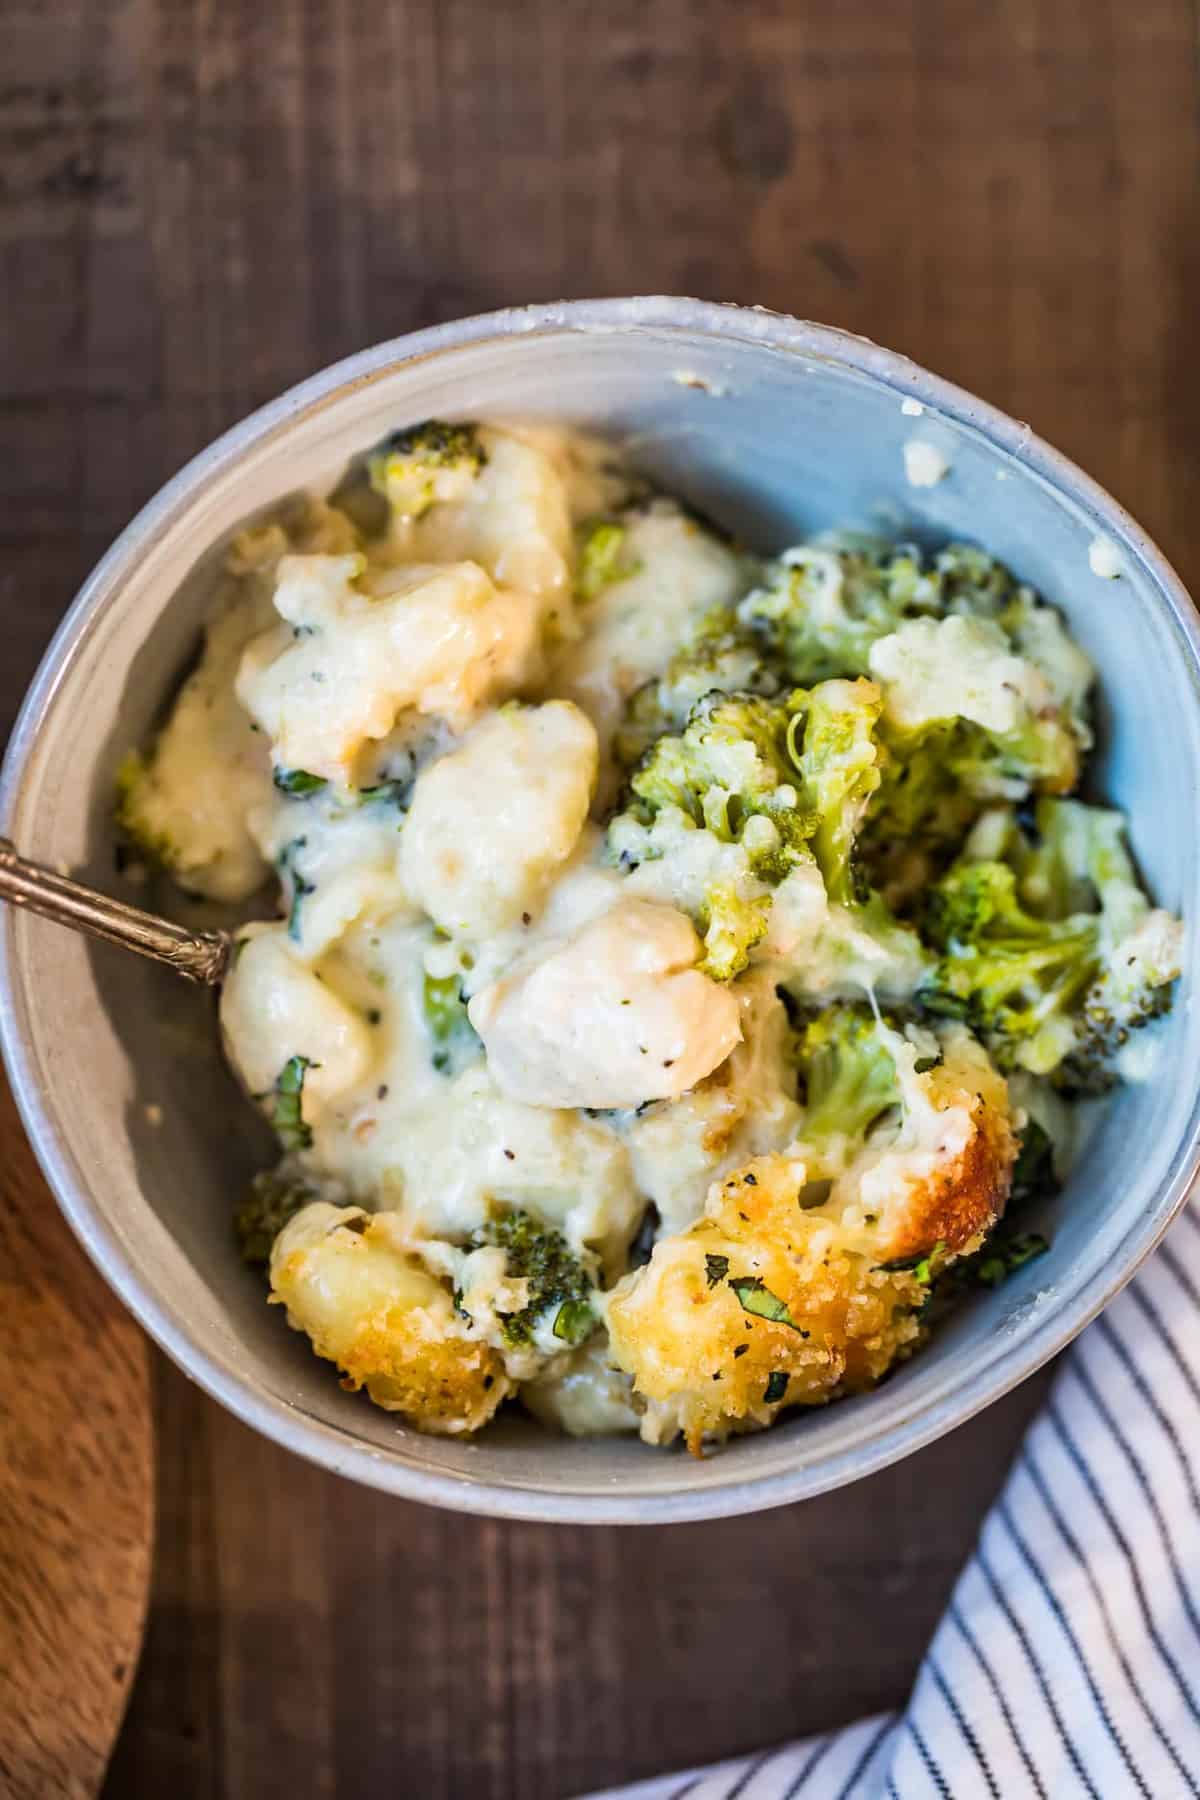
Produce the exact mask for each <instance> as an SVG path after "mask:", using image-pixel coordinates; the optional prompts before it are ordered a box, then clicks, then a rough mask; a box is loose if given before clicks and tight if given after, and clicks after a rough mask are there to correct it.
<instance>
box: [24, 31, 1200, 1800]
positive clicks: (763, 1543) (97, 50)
mask: <svg viewBox="0 0 1200 1800" xmlns="http://www.w3.org/2000/svg"><path fill="white" fill-rule="evenodd" d="M3 4H4V11H5V14H6V15H7V22H6V24H5V28H4V32H3V36H2V38H0V41H3V43H4V45H5V52H4V70H3V74H2V75H0V171H2V176H0V296H2V297H3V301H4V304H5V305H6V307H7V308H8V310H9V314H10V317H9V319H8V321H7V329H6V330H5V331H4V333H3V335H2V341H0V432H2V434H3V441H2V444H0V477H2V487H3V493H2V496H0V509H2V510H0V533H2V535H3V550H4V554H3V558H2V559H0V611H2V618H3V626H4V636H3V640H2V643H3V650H2V651H0V727H3V726H4V725H5V724H6V723H7V722H8V721H9V720H10V719H11V716H12V713H13V710H14V709H15V706H16V704H17V700H18V698H19V695H20V692H21V690H22V688H23V686H24V683H25V681H26V679H27V677H28V675H29V674H30V673H31V672H32V669H33V667H34V664H35V661H36V659H37V656H38V654H39V652H40V651H41V649H42V646H43V644H44V642H45V640H46V638H47V636H48V634H49V632H50V630H51V628H52V627H53V625H54V624H55V622H56V620H57V618H58V616H59V614H60V612H61V611H62V608H63V606H64V605H65V603H66V601H67V599H68V598H69V596H70V594H71V592H72V590H73V588H74V587H75V585H76V583H77V581H78V580H79V578H80V577H81V576H82V574H83V573H84V572H85V570H86V569H87V567H88V566H89V564H90V563H91V562H92V561H93V560H94V558H95V557H96V556H97V555H98V553H99V552H100V551H101V550H102V549H103V547H104V545H105V544H106V543H107V541H108V540H109V538H110V537H111V536H112V534H113V532H114V531H115V530H116V529H117V528H118V526H120V525H121V524H123V523H124V521H125V520H126V519H127V518H128V516H129V515H130V513H131V512H132V511H133V510H134V508H135V507H136V506H138V505H139V504H140V503H141V501H143V500H144V499H145V498H146V497H147V496H148V495H149V494H150V493H151V492H152V491H153V490H154V489H155V488H156V487H157V486H158V485H159V483H160V482H161V481H162V480H163V478H164V477H165V476H167V475H168V474H170V473H171V471H172V470H174V469H175V468H177V467H178V466H179V464H180V463H181V462H182V461H183V460H184V458H185V457H186V456H188V455H189V454H190V453H191V452H192V451H194V450H195V449H197V448H199V447H200V446H201V445H202V444H203V443H205V442H206V441H207V440H208V439H209V438H211V437H212V436H213V435H214V434H215V433H216V432H217V431H219V430H221V429H222V428H223V427H224V426H226V425H228V424H229V423H231V422H232V421H233V420H235V419H237V418H238V417H239V416H240V415H241V414H243V413H244V412H245V411H247V410H248V409H249V408H250V407H252V406H254V405H255V404H257V403H258V402H259V401H262V400H264V399H266V398H268V397H269V396H271V395H273V394H275V393H277V392H278V391H279V390H280V389H282V388H283V387H285V386H287V385H288V384H289V383H290V382H292V381H294V380H296V379H297V378H298V377H299V376H302V375H304V374H306V373H308V372H309V371H311V370H312V369H315V368H316V367H318V366H319V365H320V364H322V363H325V362H328V361H329V360H331V359H332V358H334V357H336V356H339V355H342V354H343V353H345V352H347V351H349V350H352V349H354V348H356V347H358V346H359V345H362V344H365V343H369V342H371V341H373V340H376V339H379V338H383V337H387V336H391V335H392V334H394V333H397V332H401V331H404V330H407V329H408V328H409V327H412V326H415V325H419V324H424V323H428V322H430V321H433V320H437V319H442V318H448V317H452V316H454V315H456V314H461V313H467V312H472V311H476V310H480V309H483V308H487V307H492V306H496V305H500V304H502V303H505V302H510V301H521V300H526V299H534V298H541V299H546V298H556V297H558V296H562V295H578V294H620V293H626V292H636V291H642V292H648V291H656V290H658V291H662V290H667V291H669V290H677V291H678V290H684V291H689V292H692V293H699V294H705V295H708V296H711V297H715V298H728V299H737V300H743V301H758V302H763V303H764V304H766V305H769V306H774V307H778V308H781V309H784V310H788V311H793V312H797V313H801V314H807V315H810V316H812V317H816V318H822V319H828V320H832V321H835V322H837V323H840V324H842V325H846V326H848V327H850V328H851V329H853V330H855V331H861V332H865V333H867V334H868V335H870V336H873V337H877V338H879V339H882V340H883V341H885V342H888V343H890V344H893V345H895V346H897V347H898V348H900V349H903V350H906V351H908V352H910V353H911V354H912V355H913V356H915V357H917V358H918V359H919V360H921V361H923V362H926V363H928V364H930V365H931V366H933V367H934V368H936V369H938V370H939V371H941V372H942V373H944V374H947V375H949V376H951V377H953V378H955V379H957V380H959V381H962V382H963V383H965V384H966V385H968V386H970V387H972V388H975V389H977V390H978V391H980V392H982V393H983V394H985V395H987V396H988V397H989V398H990V399H993V400H995V401H998V402H999V403H1000V404H1001V405H1002V406H1004V407H1006V408H1007V409H1008V410H1009V411H1011V412H1014V413H1016V414H1018V415H1019V416H1021V417H1024V418H1028V419H1029V420H1030V421H1031V422H1032V423H1033V424H1034V426H1035V427H1036V428H1037V429H1038V430H1040V431H1041V432H1043V433H1044V434H1045V435H1046V436H1048V437H1049V438H1051V439H1052V440H1053V441H1055V442H1057V443H1058V444H1060V445H1061V446H1062V447H1063V448H1064V449H1066V450H1067V451H1068V452H1069V453H1071V454H1073V455H1075V456H1076V457H1077V458H1079V459H1080V460H1081V461H1083V462H1084V463H1085V464H1086V465H1087V466H1088V467H1089V468H1090V469H1091V470H1092V471H1093V473H1095V474H1096V475H1097V476H1098V477H1099V478H1100V480H1101V481H1103V482H1105V483H1106V484H1107V485H1109V486H1110V487H1111V488H1112V489H1113V490H1114V491H1115V492H1116V493H1117V494H1118V495H1119V496H1120V497H1121V498H1122V499H1124V500H1125V501H1126V502H1127V503H1128V504H1129V505H1130V506H1131V507H1132V508H1133V510H1134V511H1135V513H1137V514H1138V516H1139V517H1140V518H1141V519H1142V520H1143V521H1144V523H1145V524H1146V525H1147V526H1148V527H1149V528H1150V530H1151V531H1152V532H1153V533H1154V534H1155V536H1157V538H1158V539H1159V541H1160V542H1161V543H1162V544H1163V546H1164V547H1165V549H1166V550H1167V552H1168V554H1169V555H1171V556H1172V557H1173V558H1174V559H1175V560H1176V562H1177V563H1178V566H1179V567H1180V569H1181V570H1182V572H1183V574H1184V576H1185V578H1187V577H1188V576H1191V577H1192V578H1193V583H1195V581H1196V578H1197V577H1200V552H1198V550H1197V539H1196V522H1197V520H1198V519H1200V374H1198V373H1197V359H1196V320H1197V306H1198V298H1200V294H1198V287H1200V282H1198V270H1197V257H1198V255H1200V249H1198V246H1200V230H1198V228H1197V187H1196V177H1197V158H1198V152H1200V123H1198V121H1200V92H1198V81H1197V48H1198V46H1197V19H1196V13H1195V11H1194V8H1193V5H1192V4H1191V0H1139V4H1138V5H1137V6H1134V7H1130V6H1126V5H1123V4H1119V3H1118V0H1090V3H1089V4H1088V5H1082V4H1077V5H1066V4H1055V3H1054V0H1049V3H1048V0H1010V3H1009V4H1006V5H1001V4H999V3H998V0H974V3H970V0H887V3H886V4H885V3H883V0H842V3H841V4H838V5H834V4H832V3H831V0H803V3H801V0H794V3H791V4H788V3H786V0H741V3H740V4H739V5H737V6H732V5H730V4H729V0H607V4H604V5H597V4H596V3H595V0H525V3H521V0H407V3H406V4H394V3H391V4H389V3H385V0H380V3H379V4H377V5H375V6H372V7H364V6H362V5H354V4H351V0H274V3H272V0H221V4H219V5H214V4H212V3H211V0H111V3H109V4H104V3H103V0H91V3H90V4H85V0H59V4H57V5H56V6H53V7H51V6H47V5H44V4H42V5H38V4H35V3H34V0H3ZM3 1129H4V1130H5V1131H7V1132H11V1131H12V1130H13V1127H12V1126H11V1125H5V1126H4V1127H3ZM10 1148H11V1145H10ZM1038 1385H1039V1384H1038V1383H1036V1382H1034V1383H1030V1384H1028V1385H1027V1387H1026V1388H1025V1389H1024V1390H1023V1391H1021V1392H1020V1393H1019V1394H1017V1395H1015V1396H1013V1397H1011V1398H1010V1399H1009V1400H1008V1401H1006V1402H1005V1403H1003V1404H1001V1405H998V1406H996V1407H994V1408H993V1409H992V1410H991V1411H990V1412H989V1413H988V1414H987V1415H986V1417H985V1418H984V1419H981V1420H978V1421H976V1422H975V1423H974V1424H972V1425H970V1426H968V1427H966V1428H965V1429H964V1430H962V1431H960V1432H959V1433H958V1434H956V1435H955V1436H954V1437H953V1438H951V1439H950V1440H948V1441H946V1442H943V1443H942V1444H940V1445H937V1446H935V1447H934V1448H932V1449H930V1450H928V1451H926V1452H924V1453H923V1454H922V1455H920V1456H918V1457H914V1458H913V1459H912V1460H911V1461H909V1462H907V1463H905V1464H904V1465H902V1466H901V1467H900V1468H897V1469H894V1470H891V1471H889V1472H888V1473H886V1474H883V1475H880V1476H878V1477H876V1478H875V1479H873V1480H872V1481H869V1482H865V1483H862V1484H861V1485H859V1486H858V1487H855V1488H852V1489H850V1490H849V1491H848V1492H844V1493H842V1494H838V1495H836V1496H832V1497H830V1498H828V1499H825V1500H822V1501H817V1502H813V1503H810V1504H808V1505H806V1506H802V1507H795V1508H792V1509H790V1510H787V1511H783V1512H780V1513H776V1514H774V1515H768V1516H765V1517H758V1518H750V1519H747V1520H745V1521H742V1522H737V1521H734V1522H731V1523H727V1524H721V1525H711V1526H689V1527H686V1528H681V1529H677V1530H674V1531H653V1532H641V1533H638V1532H632V1531H625V1532H623V1531H615V1530H596V1531H582V1530H580V1531H571V1530H566V1529H555V1528H546V1529H541V1528H535V1527H530V1526H510V1525H499V1524H488V1523H484V1522H477V1521H471V1520H467V1519H461V1518H456V1517H451V1516H449V1515H444V1516H443V1515H439V1514H437V1513H433V1512H428V1511H424V1510H422V1509H420V1508H416V1507H411V1506H404V1505H400V1504H397V1503H395V1502H392V1501H387V1500H384V1499H382V1498H380V1497H378V1496H375V1495H373V1494H369V1493H365V1492H358V1491H356V1490H354V1489H352V1488H350V1487H346V1486H342V1485H339V1484H338V1483H337V1482H335V1481H334V1480H332V1479H331V1478H330V1477H328V1476H325V1475H323V1474H319V1473H317V1472H316V1471H314V1470H312V1469H309V1468H307V1467H305V1466H304V1465H302V1464H301V1463H299V1462H296V1461H294V1460H292V1459H291V1458H289V1457H288V1456H286V1455H285V1454H283V1453H282V1452H281V1451H278V1450H276V1449H274V1448H272V1447H271V1446H270V1445H268V1444H266V1443H263V1442H259V1441H258V1440H256V1439H255V1438H253V1437H252V1436H250V1435H249V1434H248V1433H247V1432H246V1431H245V1430H243V1429H242V1427H240V1426H239V1425H237V1424H235V1423H234V1422H233V1421H232V1420H230V1419H228V1418H226V1417H224V1416H223V1415H222V1414H221V1413H219V1412H218V1411H217V1410H215V1409H214V1408H213V1407H212V1406H211V1405H209V1404H208V1403H207V1402H206V1401H205V1400H203V1399H202V1398H201V1397H200V1396H199V1395H198V1394H197V1393H195V1392H193V1391H192V1390H191V1389H190V1388H189V1387H188V1386H187V1385H186V1384H185V1383H184V1381H183V1380H182V1379H181V1378H180V1377H179V1376H178V1375H176V1374H175V1373H174V1372H173V1371H171V1370H169V1369H167V1368H166V1367H164V1366H161V1365H160V1366H159V1370H158V1422H159V1462H160V1473H159V1542H158V1551H157V1560H156V1566H155V1576H154V1590H153V1601H152V1607H151V1616H150V1629H149V1634H148V1637H147V1641H146V1649H145V1654H144V1657H143V1661H142V1666H141V1671H140V1675H139V1677H138V1681H137V1685H136V1688H135V1691H134V1696H133V1702H132V1706H131V1709H130V1712H129V1716H128V1720H127V1723H126V1726H125V1730H124V1734H123V1736H122V1739H121V1741H120V1744H119V1746H118V1749H117V1753H116V1758H115V1761H114V1763H113V1766H112V1772H111V1775H110V1779H109V1784H108V1792H109V1794H110V1795H112V1796H126V1795H139V1796H141V1795H155V1796H158V1795H170V1796H171V1797H172V1800H192V1797H193V1796H195V1797H197V1800H199V1797H201V1796H203V1797H204V1800H209V1797H214V1800H215V1797H221V1800H273V1797H274V1796H277V1795H278V1796H284V1795H287V1796H291V1795H299V1794H303V1795H305V1796H310V1795H332V1794H335V1793H336V1794H346V1795H350V1794H353V1795H355V1796H360V1797H369V1796H372V1795H376V1794H379V1795H384V1794H386V1795H389V1796H390V1795H394V1794H397V1793H404V1794H410V1793H411V1794H413V1795H419V1796H421V1797H422V1800H426V1797H427V1800H439V1797H442V1796H451V1795H453V1796H457V1795H465V1794H470V1795H471V1796H472V1800H516V1797H517V1796H521V1800H529V1797H533V1800H541V1797H543V1796H557V1795H562V1794H565V1793H569V1792H570V1791H572V1790H574V1789H579V1788H581V1787H585V1786H587V1785H589V1784H595V1783H599V1782H602V1781H608V1780H615V1779H617V1778H620V1777H625V1776H632V1775H634V1774H639V1773H644V1772H648V1771H651V1770H654V1769H657V1768H659V1767H663V1766H670V1765H679V1764H682V1763H685V1762H688V1761H690V1760H693V1759H695V1758H699V1757H707V1756H710V1755H716V1754H718V1753H721V1752H726V1751H731V1750H734V1749H737V1748H740V1747H744V1746H747V1745H752V1744H755V1743H757V1742H760V1741H766V1740H770V1739H773V1738H780V1737H783V1736H785V1735H787V1734H789V1733H791V1732H794V1731H803V1730H807V1729H810V1728H813V1727H817V1726H825V1725H830V1724H833V1723H836V1722H838V1721H841V1720H844V1719H848V1718H850V1717H851V1716H852V1715H854V1714H855V1713H856V1712H858V1711H859V1710H860V1709H862V1708H866V1707H877V1706H883V1705H887V1704H891V1703H894V1702H896V1701H899V1700H900V1699H901V1698H902V1697H903V1695H904V1692H905V1689H906V1687H907V1684H908V1682H909V1681H910V1679H911V1676H912V1672H913V1669H914V1666H915V1663H916V1659H917V1656H918V1653H919V1650H920V1647H921V1645H922V1643H923V1641H924V1639H925V1637H926V1634H927V1632H928V1630H929V1628H930V1626H931V1624H932V1622H933V1620H934V1618H935V1616H936V1614H937V1612H938V1609H939V1607H940V1605H941V1602H942V1599H943V1597H944V1595H945V1593H946V1591H947V1588H948V1586H949V1584H950V1582H951V1580H952V1578H953V1575H954V1571H955V1568H956V1566H957V1565H958V1563H959V1560H960V1558H961V1557H962V1555H963V1553H964V1551H965V1550H966V1549H967V1547H968V1545H969V1543H970V1541H971V1539H972V1536H973V1533H974V1531H975V1528H976V1523H977V1520H978V1518H979V1514H980V1510H981V1508H982V1506H983V1504H984V1503H985V1501H986V1499H987V1497H988V1496H989V1494H990V1493H991V1492H992V1491H993V1490H994V1488H995V1486H996V1484H997V1482H998V1481H999V1479H1000V1475H1001V1472H1002V1469H1003V1467H1004V1464H1005V1462H1006V1459H1007V1457H1008V1455H1009V1453H1010V1450H1011V1448H1012V1446H1013V1445H1014V1443H1015V1441H1016V1439H1017V1436H1018V1434H1019V1432H1020V1430H1021V1426H1022V1422H1023V1420H1024V1418H1025V1417H1026V1416H1027V1414H1028V1413H1029V1411H1030V1409H1031V1408H1032V1406H1033V1405H1034V1404H1035V1402H1036V1398H1037V1390H1038Z"/></svg>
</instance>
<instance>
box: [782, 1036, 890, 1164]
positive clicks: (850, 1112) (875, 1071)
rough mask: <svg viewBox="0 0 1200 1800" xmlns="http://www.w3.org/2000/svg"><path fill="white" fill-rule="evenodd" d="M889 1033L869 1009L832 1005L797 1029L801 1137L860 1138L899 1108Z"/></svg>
mask: <svg viewBox="0 0 1200 1800" xmlns="http://www.w3.org/2000/svg"><path fill="white" fill-rule="evenodd" d="M890 1037H892V1033H891V1032H890V1031H889V1030H888V1028H887V1027H885V1026H884V1025H883V1024H882V1023H881V1022H880V1021H879V1020H878V1019H877V1018H876V1017H875V1015H874V1014H873V1013H872V1011H871V1009H870V1008H869V1007H867V1006H834V1007H830V1008H828V1009H827V1010H826V1011H824V1012H820V1013H817V1014H816V1015H815V1016H814V1017H812V1018H810V1019H809V1020H808V1021H807V1022H806V1023H805V1024H803V1025H802V1027H801V1028H800V1030H799V1032H798V1035H797V1039H796V1060H797V1064H798V1067H799V1070H800V1076H801V1080H802V1082H803V1086H804V1103H805V1122H804V1136H805V1138H806V1139H811V1140H812V1141H813V1142H820V1141H821V1140H822V1139H826V1138H831V1137H847V1138H861V1137H865V1136H866V1134H867V1132H868V1131H869V1130H870V1129H871V1127H872V1125H874V1124H875V1123H876V1121H877V1120H879V1119H880V1118H882V1116H883V1114H884V1113H886V1112H889V1111H890V1110H891V1109H892V1108H893V1107H894V1106H898V1105H899V1104H900V1098H901V1096H900V1084H899V1081H898V1079H897V1074H896V1063H895V1058H894V1057H893V1055H892V1050H891V1048H890V1044H889V1038H890Z"/></svg>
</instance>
